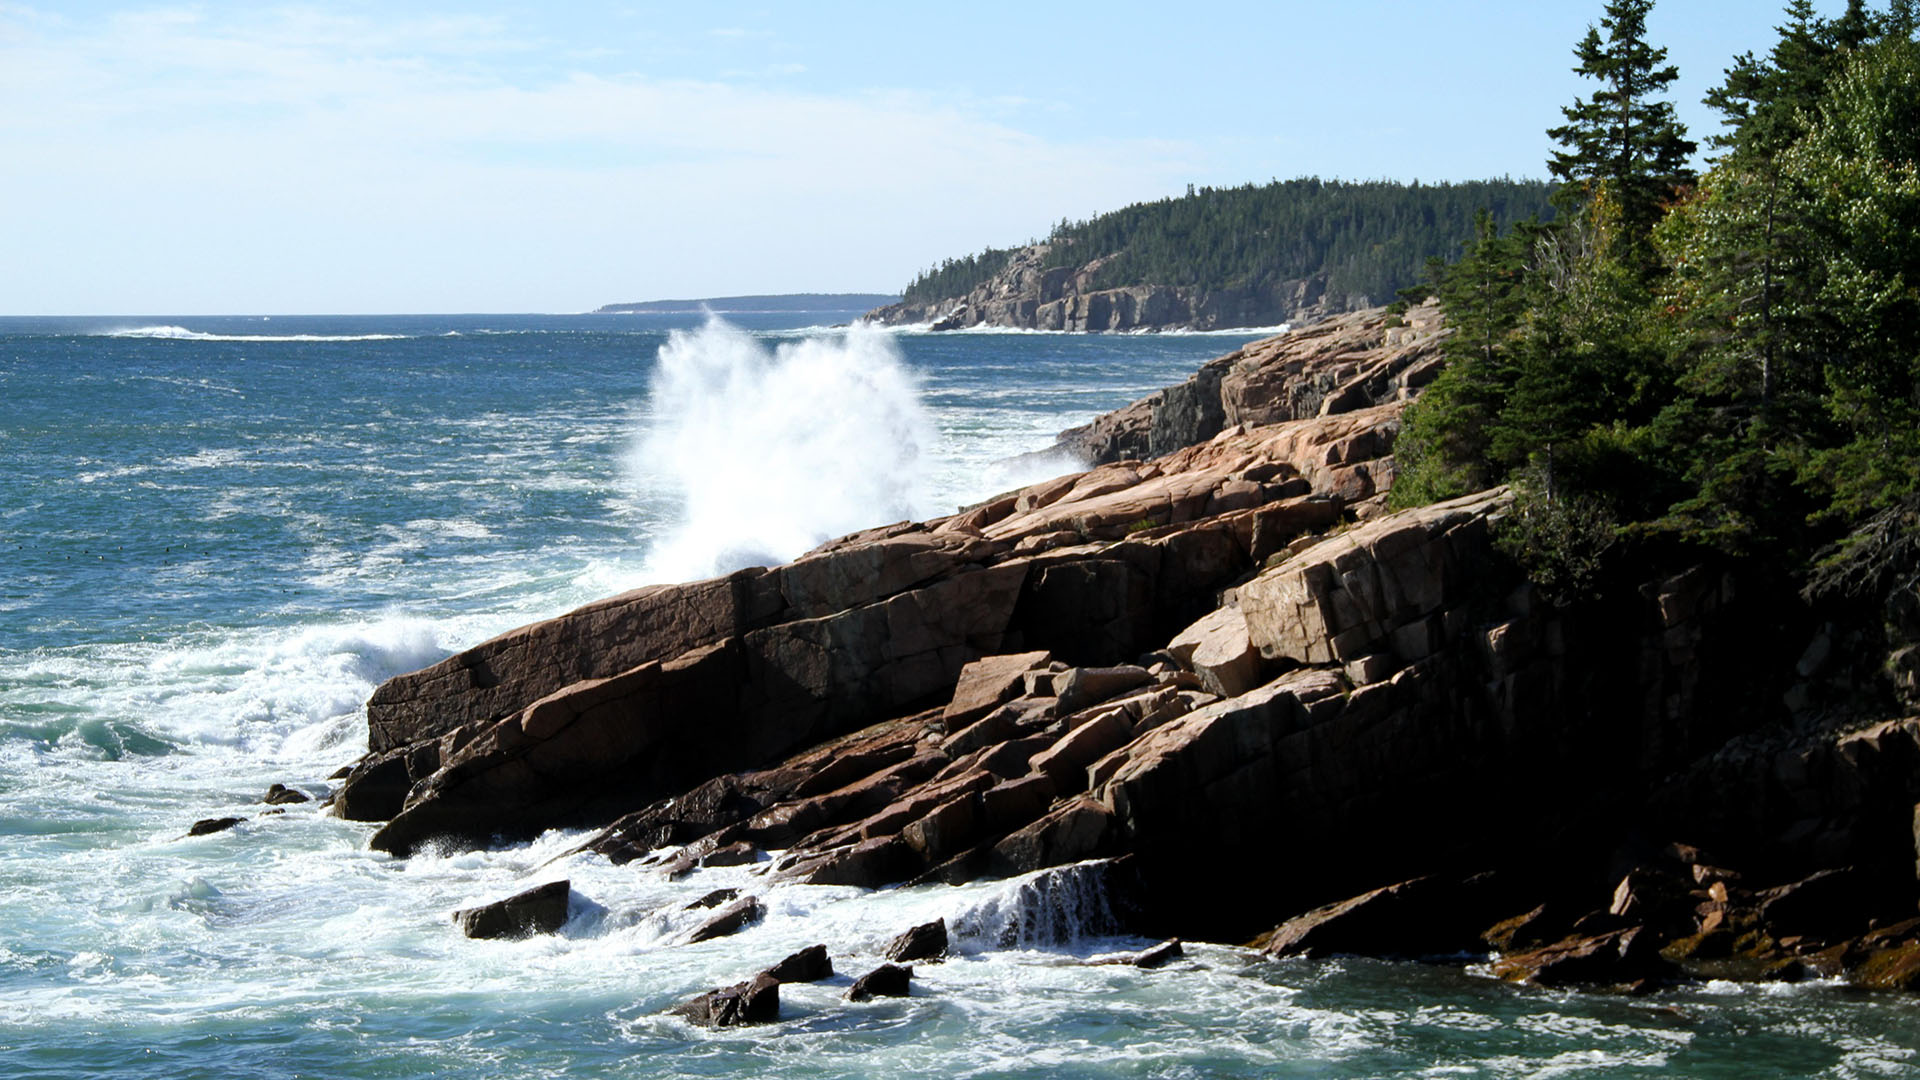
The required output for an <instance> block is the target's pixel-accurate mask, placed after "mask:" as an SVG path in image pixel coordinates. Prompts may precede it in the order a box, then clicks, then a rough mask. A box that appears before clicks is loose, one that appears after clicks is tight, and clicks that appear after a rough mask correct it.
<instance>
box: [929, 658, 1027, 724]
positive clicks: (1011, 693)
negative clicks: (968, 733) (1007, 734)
mask: <svg viewBox="0 0 1920 1080" xmlns="http://www.w3.org/2000/svg"><path fill="white" fill-rule="evenodd" d="M1051 659H1053V657H1052V656H1051V655H1050V654H1049V653H1047V652H1046V651H1045V650H1040V651H1036V652H1026V653H1013V654H1011V655H1006V656H988V657H985V658H982V659H979V660H975V661H974V662H972V663H970V664H968V665H967V666H965V667H963V668H961V669H960V678H959V680H958V681H957V682H955V683H954V687H953V700H952V701H951V702H949V703H948V704H947V708H946V711H945V713H944V714H943V715H942V719H944V720H945V721H946V724H947V730H949V731H959V730H960V729H961V728H963V727H965V726H966V725H968V724H970V723H972V722H973V721H975V720H977V719H979V718H980V717H983V716H985V715H987V714H988V713H990V712H992V711H993V710H994V709H995V708H996V707H998V706H1000V705H1002V704H1005V703H1006V702H1008V701H1011V700H1012V699H1014V698H1015V697H1018V696H1019V695H1020V691H1021V689H1022V688H1023V686H1024V680H1023V676H1024V675H1025V674H1026V673H1027V672H1028V671H1031V670H1032V669H1034V668H1043V667H1045V666H1046V665H1047V662H1048V661H1049V660H1051Z"/></svg>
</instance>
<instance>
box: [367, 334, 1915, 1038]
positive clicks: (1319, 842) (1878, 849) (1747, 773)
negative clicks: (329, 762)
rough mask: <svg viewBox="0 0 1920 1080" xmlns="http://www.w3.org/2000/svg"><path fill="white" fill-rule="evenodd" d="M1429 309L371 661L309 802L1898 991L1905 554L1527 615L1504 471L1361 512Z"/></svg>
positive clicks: (652, 860)
mask: <svg viewBox="0 0 1920 1080" xmlns="http://www.w3.org/2000/svg"><path fill="white" fill-rule="evenodd" d="M1446 334H1447V330H1446V329H1445V327H1444V326H1443V325H1442V323H1441V320H1440V319H1439V316H1438V314H1437V312H1436V311H1434V310H1433V309H1431V308H1414V309H1413V310H1411V311H1408V312H1405V313H1404V314H1390V313H1388V312H1387V311H1385V310H1381V309H1376V310H1374V311H1370V312H1363V313H1357V314H1353V315H1348V316H1344V317H1341V318H1338V319H1332V320H1328V321H1327V322H1325V323H1322V324H1320V325H1319V326H1316V327H1314V328H1313V329H1312V330H1311V331H1308V332H1298V333H1294V334H1289V335H1285V336H1282V337H1279V338H1274V339H1269V340H1267V341H1263V342H1258V343H1255V344H1253V345H1249V346H1247V347H1246V348H1244V349H1241V350H1238V351H1236V352H1235V353H1233V354H1230V355H1229V356H1226V357H1223V358H1221V359H1220V360H1217V361H1214V362H1213V363H1210V364H1208V365H1207V366H1206V367H1204V368H1203V369H1202V370H1201V371H1200V372H1199V373H1197V374H1196V375H1195V376H1194V377H1193V378H1192V379H1190V380H1189V381H1188V382H1187V383H1185V384H1183V385H1182V386H1179V387H1173V388H1169V389H1168V390H1166V391H1162V392H1161V393H1159V394H1156V395H1153V396H1152V397H1149V398H1147V399H1144V400H1143V401H1141V402H1138V403H1136V404H1135V405H1133V406H1129V407H1128V408H1127V409H1123V410H1120V411H1118V412H1116V413H1114V414H1110V415H1109V416H1107V417H1103V418H1101V419H1100V420H1099V421H1096V422H1095V423H1094V424H1092V425H1089V426H1088V427H1087V428H1083V429H1078V430H1076V431H1075V432H1069V433H1066V434H1065V435H1063V437H1062V442H1061V446H1062V448H1065V449H1068V450H1071V451H1073V452H1075V453H1076V454H1078V455H1080V456H1082V457H1083V458H1086V459H1089V460H1091V461H1093V462H1096V463H1097V464H1095V466H1094V467H1093V468H1091V469H1090V470H1088V471H1086V472H1082V473H1076V474H1073V475H1069V476H1064V477H1061V478H1059V479H1057V480H1052V481H1048V482H1045V483H1041V484H1036V485H1033V486H1030V487H1027V488H1023V489H1021V490H1019V491H1015V492H1009V493H1007V494H1005V495H1003V496H1001V497H999V498H996V499H993V500H990V501H988V502H985V503H982V504H980V505H978V506H975V507H972V508H969V509H967V510H964V511H962V512H960V513H958V514H955V515H952V516H949V517H945V518H940V519H935V520H932V521H927V522H902V523H899V524H895V525H889V526H885V527H881V528H876V529H871V530H867V531H865V532H862V533H858V534H854V535H852V536H848V537H844V538H841V539H839V540H835V541H833V542H831V543H828V544H826V545H823V546H822V547H820V548H819V549H817V550H815V551H813V552H810V553H808V554H807V555H805V556H803V557H802V558H800V559H797V560H795V561H794V562H792V563H790V564H787V565H784V566H779V567H772V568H750V569H746V570H741V571H738V572H736V573H734V574H730V575H727V576H725V577H721V578H716V579H713V580H710V581H704V582H693V583H687V584H680V585H663V586H652V587H648V588H644V589H640V590H636V591H634V592H631V593H627V594H623V595H621V596H617V597H612V598H609V599H606V600H602V601H599V602H597V603H595V604H591V605H588V606H587V607H584V608H581V609H578V610H576V611H573V612H570V613H568V614H566V615H562V616H560V617H558V618H555V619H551V620H548V621H546V622H542V623H538V624H534V625H532V626H528V627H524V628H521V629H519V630H515V631H512V632H510V633H507V634H504V635H501V636H500V637H497V638H495V639H493V640H491V641H488V642H485V643H482V644H480V645H478V646H475V647H474V648H472V649H469V650H467V651H465V652H463V653H461V654H459V655H456V656H454V657H451V658H449V659H447V660H445V661H442V662H441V663H439V664H436V665H433V666H432V667H429V668H426V669H424V670H422V671H419V672H414V673H412V674H409V675H403V676H400V677H398V678H396V679H393V680H390V681H389V682H387V683H386V684H384V685H382V686H381V687H380V688H379V689H378V690H377V691H376V692H375V694H374V695H373V698H372V700H371V701H370V702H369V705H368V725H369V746H370V752H369V754H368V755H367V757H366V758H365V759H363V760H362V761H361V762H359V763H358V764H356V765H355V766H354V767H353V768H352V770H351V772H350V773H349V774H348V775H347V776H346V777H345V778H344V780H343V781H342V784H341V787H340V789H339V790H338V791H337V792H336V793H335V795H334V797H333V801H332V810H333V812H334V813H336V814H339V815H340V816H343V817H346V818H349V819H353V820H361V821H369V822H380V823H381V825H380V827H379V829H378V831H377V832H375V834H374V836H373V841H372V843H373V845H374V846H375V847H376V848H379V849H381V850H384V851H389V852H393V853H395V854H397V855H406V854H408V853H410V852H413V851H415V850H418V849H419V848H421V847H422V846H423V845H427V844H433V845H438V846H441V847H446V846H469V847H476V846H485V845H489V844H494V843H499V842H505V841H513V840H518V839H524V838H527V837H529V836H532V835H534V834H537V833H539V832H541V831H544V830H546V829H550V828H555V827H569V828H585V829H591V830H595V831H594V832H593V833H592V834H591V836H590V837H589V838H588V839H587V840H586V841H585V842H584V843H583V844H582V849H584V850H590V851H594V852H598V853H600V854H603V855H605V856H606V857H607V858H608V859H610V860H612V861H613V862H615V863H618V864H625V865H630V866H631V867H632V868H633V871H634V872H635V873H659V874H666V875H679V874H684V873H686V872H688V871H690V870H691V869H693V868H695V867H697V866H702V865H704V866H717V865H742V864H749V863H750V864H753V866H754V868H755V870H756V872H758V873H761V874H764V875H765V876H766V879H767V880H768V881H769V883H774V882H809V883H817V884H838V885H858V886H865V887H869V888H877V887H882V886H888V885H894V884H912V883H933V882H955V883H957V882H963V881H968V880H974V879H977V878H982V877H999V876H1008V875H1014V874H1021V873H1027V872H1031V871H1038V870H1044V869H1047V868H1055V867H1064V866H1071V865H1075V864H1081V863H1085V862H1087V861H1089V860H1107V861H1105V862H1100V863H1097V864H1096V865H1100V866H1106V867H1115V868H1123V871H1124V872H1123V873H1121V877H1123V878H1124V885H1116V888H1118V889H1122V890H1123V891H1125V892H1126V893H1127V894H1128V896H1129V901H1130V903H1129V909H1130V910H1131V911H1132V912H1133V928H1134V929H1136V930H1138V931H1139V932H1141V933H1144V934H1149V935H1152V936H1154V937H1157V938H1185V939H1189V940H1202V941H1214V942H1224V943H1247V942H1254V943H1256V944H1257V945H1258V946H1259V947H1261V948H1264V949H1266V950H1267V951H1269V952H1270V953H1272V954H1273V955H1276V956H1286V955H1330V954H1337V953H1356V954H1365V955H1381V956H1397V957H1413V958H1424V957H1436V956H1439V957H1458V956H1459V955H1460V954H1462V953H1465V954H1469V955H1472V956H1478V957H1490V958H1491V959H1490V963H1491V965H1492V966H1491V970H1492V972H1493V973H1494V974H1496V975H1500V976H1502V977H1506V978H1511V979H1515V980H1523V981H1531V982H1536V983H1541V984H1546V985H1568V984H1580V985H1598V986H1620V987H1627V988H1632V989H1646V988H1652V987H1656V986H1659V985H1662V984H1663V983H1667V982H1672V981H1679V980H1697V979H1709V978H1740V979H1799V978H1807V977H1822V978H1825V977H1839V978H1845V979H1848V980H1851V981H1853V982H1857V983H1859V984H1861V985H1868V986H1881V987H1899V988H1912V987H1914V986H1916V985H1920V918H1916V916H1920V906H1917V902H1920V888H1916V881H1915V856H1916V852H1915V844H1914V822H1915V809H1916V803H1920V767H1917V766H1920V717H1916V716H1915V715H1914V713H1915V704H1916V702H1915V701H1914V700H1913V699H1912V696H1911V686H1910V685H1907V684H1898V683H1896V682H1890V681H1889V680H1888V679H1886V678H1885V675H1884V673H1885V672H1886V671H1894V672H1896V673H1898V672H1900V671H1904V670H1907V668H1902V667H1900V665H1899V663H1898V662H1897V661H1888V659H1887V658H1888V657H1889V656H1890V655H1891V656H1893V657H1895V658H1897V657H1900V656H1905V657H1907V658H1908V660H1909V661H1911V658H1912V656H1913V655H1914V645H1913V642H1914V641H1915V640H1920V626H1915V625H1913V624H1914V622H1915V621H1916V620H1914V619H1913V618H1912V617H1911V616H1912V615H1913V613H1914V612H1915V611H1920V606H1916V605H1914V604H1909V603H1908V602H1907V600H1906V599H1904V598H1906V597H1907V596H1908V593H1909V592H1911V591H1912V590H1913V589H1914V587H1915V584H1914V583H1915V581H1916V580H1920V567H1916V566H1915V565H1911V564H1912V563H1914V561H1915V560H1914V553H1913V552H1912V551H1911V550H1908V548H1906V547H1902V546H1901V545H1900V544H1899V543H1897V542H1895V543H1892V544H1891V546H1887V547H1884V550H1883V549H1873V550H1863V549H1859V548H1856V554H1855V556H1854V557H1855V558H1856V559H1860V558H1871V559H1877V560H1878V561H1877V562H1876V563H1874V565H1873V567H1871V568H1870V570H1871V572H1864V573H1863V574H1856V575H1854V576H1853V577H1852V578H1850V579H1849V580H1850V581H1852V582H1853V583H1854V584H1855V585H1859V583H1860V582H1861V581H1866V582H1867V584H1865V585H1860V586H1859V587H1855V588H1849V589H1827V590H1825V591H1822V590H1820V589H1813V590H1811V591H1810V592H1809V593H1808V595H1806V596H1802V595H1801V594H1800V593H1798V592H1796V591H1795V587H1796V584H1797V583H1794V582H1790V581H1786V580H1784V579H1783V578H1782V576H1781V575H1779V574H1778V573H1777V572H1774V571H1770V570H1769V568H1764V567H1753V566H1747V565H1742V564H1740V563H1738V562H1736V561H1732V560H1715V559H1705V558H1702V557H1701V556H1699V554H1698V553H1678V554H1676V553H1673V552H1648V553H1642V554H1641V555H1639V556H1637V557H1636V558H1635V559H1634V560H1632V561H1630V562H1629V564H1627V565H1625V566H1623V567H1621V568H1619V570H1618V571H1617V573H1616V575H1615V580H1612V581H1610V583H1609V587H1607V588H1605V589H1603V590H1602V591H1601V593H1600V595H1599V596H1597V597H1595V598H1592V599H1589V600H1585V601H1582V602H1580V603H1578V604H1572V605H1565V606H1563V605H1556V604H1554V603H1551V602H1549V600H1548V599H1547V598H1546V597H1544V596H1543V595H1542V594H1541V593H1540V591H1539V590H1538V589H1536V588H1535V587H1534V586H1532V585H1531V584H1529V583H1528V581H1527V580H1526V577H1525V575H1524V573H1523V572H1522V571H1521V569H1520V568H1519V567H1517V566H1515V565H1514V564H1513V563H1512V562H1511V561H1510V560H1508V559H1507V558H1506V557H1505V556H1504V555H1503V554H1502V553H1501V551H1500V549H1499V548H1498V546H1497V545H1496V543H1495V538H1496V536H1497V534H1498V532H1499V530H1500V529H1502V528H1503V527H1504V525H1503V523H1504V522H1505V520H1506V519H1507V517H1508V516H1509V514H1510V512H1511V505H1512V498H1511V496H1510V494H1509V493H1508V492H1506V491H1504V490H1494V491H1488V492H1482V493H1479V494H1476V495H1472V496H1468V497H1466V498H1463V499H1458V500H1454V501H1452V502H1448V503H1440V504H1436V505H1433V506H1428V507H1423V508H1419V509H1414V510H1405V511H1400V512H1397V513H1389V512H1387V510H1386V506H1385V493H1386V492H1387V490H1388V489H1389V488H1390V487H1391V484H1392V481H1393V475H1394V465H1393V442H1394V437H1395V435H1396V434H1397V432H1398V426H1399V416H1400V413H1401V411H1402V409H1404V407H1405V404H1406V402H1407V401H1408V400H1410V399H1411V398H1412V397H1413V396H1415V395H1417V394H1418V392H1419V390H1420V388H1421V387H1422V386H1424V385H1425V384H1426V383H1427V382H1428V381H1429V380H1430V379H1431V378H1432V377H1433V375H1434V374H1435V373H1437V371H1438V370H1439V366H1440V364H1441V363H1443V358H1442V353H1441V344H1442V342H1443V341H1444V339H1445V336H1446ZM1894 534H1895V535H1896V536H1897V535H1900V534H1899V531H1898V530H1897V529H1896V530H1894ZM1917 595H1920V594H1917ZM1823 643H1824V644H1823ZM1889 664H1891V666H1889ZM1907 666H1908V668H1910V667H1912V664H1911V663H1908V665H1907ZM1908 682H1909V683H1910V682H1911V680H1908ZM1903 687H1904V689H1903ZM1902 693H1905V694H1907V696H1906V697H1902V696H1900V695H1901V694H1902ZM1709 852H1711V853H1712V854H1708V853H1709ZM750 901H751V898H744V899H743V898H738V897H736V898H732V899H731V900H730V901H727V906H726V907H725V908H724V909H723V910H721V911H719V912H717V913H716V916H715V917H716V918H721V917H731V918H733V919H734V921H735V923H736V928H737V925H745V924H746V923H747V922H750V921H751V919H752V917H753V916H752V911H751V908H750V907H748V906H742V905H744V904H747V903H748V902H750ZM1450 962H1457V960H1454V961H1450ZM886 978H893V976H887V977H886ZM775 981H776V982H777V981H778V980H777V979H776V980H775ZM756 983H757V980H753V979H750V980H749V981H748V982H747V983H743V984H741V985H740V986H737V987H728V988H722V989H721V990H717V991H715V992H714V994H711V995H707V996H706V997H705V998H703V999H702V1003H700V1004H698V1005H696V1006H690V1007H691V1008H693V1009H694V1010H695V1011H700V1012H701V1015H709V1016H718V1015H727V1016H732V1015H736V1014H737V1015H759V1013H756V1011H755V1010H756V1008H757V1006H756V1005H755V1004H754V1001H755V1000H756V994H760V993H764V992H765V988H764V987H762V988H761V989H760V990H756V989H755V986H756ZM716 995H717V996H716ZM776 1008H777V1007H776ZM701 1010H704V1011H701Z"/></svg>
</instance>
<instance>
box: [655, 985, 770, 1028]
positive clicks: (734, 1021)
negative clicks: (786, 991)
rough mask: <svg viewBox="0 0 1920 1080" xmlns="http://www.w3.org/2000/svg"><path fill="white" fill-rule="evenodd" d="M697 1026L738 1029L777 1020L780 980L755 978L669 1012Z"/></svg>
mask: <svg viewBox="0 0 1920 1080" xmlns="http://www.w3.org/2000/svg"><path fill="white" fill-rule="evenodd" d="M669 1012H671V1013H672V1014H673V1015H674V1016H678V1017H682V1018H684V1019H685V1020H686V1021H687V1022H688V1023H690V1024H695V1025H697V1026H699V1027H710V1028H722V1027H739V1026H741V1025H743V1024H769V1023H772V1022H773V1021H775V1020H778V1019H780V980H778V979H776V978H774V977H772V976H771V975H767V974H761V975H756V976H754V977H753V978H752V979H749V980H748V981H746V982H743V983H736V984H735V985H733V986H727V987H722V988H721V989H718V990H709V991H707V992H706V993H704V994H701V995H700V996H699V997H696V998H693V999H692V1000H690V1001H686V1002H683V1003H682V1004H679V1005H676V1006H674V1007H673V1008H672V1009H671V1010H669Z"/></svg>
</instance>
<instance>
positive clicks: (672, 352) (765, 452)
mask: <svg viewBox="0 0 1920 1080" xmlns="http://www.w3.org/2000/svg"><path fill="white" fill-rule="evenodd" d="M651 412H652V423H651V425H650V427H649V430H648V431H647V432H646V433H645V434H644V435H642V436H641V437H640V438H639V439H638V440H637V441H636V444H635V446H634V449H633V451H632V453H631V454H630V455H629V458H628V462H627V465H628V473H629V477H630V479H631V480H632V482H633V483H634V484H635V485H636V486H640V487H662V488H665V489H666V490H664V491H663V492H661V494H663V495H665V496H666V497H667V498H668V499H669V500H671V501H673V502H677V503H678V504H679V507H680V513H679V515H678V518H677V521H676V523H675V525H674V526H673V527H672V528H671V529H669V530H668V532H667V533H666V534H665V535H664V536H663V537H662V539H661V540H660V542H659V543H657V544H656V545H655V546H654V548H653V550H652V551H651V553H650V555H649V558H648V571H649V575H650V576H651V577H652V578H653V580H656V581H680V580H690V579H693V578H700V577H708V576H711V575H714V574H720V573H725V572H728V571H730V570H735V569H738V568H740V567H743V566H756V565H771V564H775V563H781V562H785V561H787V560H789V559H792V558H794V557H795V556H798V555H800V554H802V553H804V552H805V551H807V550H808V549H809V548H812V547H814V546H815V545H817V544H819V543H820V542H821V541H823V540H827V539H830V538H832V537H835V536H839V535H842V534H845V533H849V532H852V531H854V530H856V529H861V528H865V527H868V526H871V525H874V524H877V523H880V522H886V521H894V520H898V519H901V518H907V517H914V516H919V515H922V514H924V512H925V511H926V509H927V491H926V488H927V484H926V477H925V474H926V454H927V450H928V449H929V447H930V445H931V443H932V441H933V438H934V429H933V425H932V423H931V421H930V420H929V418H928V416H927V413H926V410H925V408H924V407H923V406H922V405H921V402H920V396H919V391H918V387H917V385H916V380H915V379H914V377H913V375H912V374H911V373H910V372H909V371H908V369H907V366H906V364H905V362H904V361H903V360H902V359H901V356H900V352H899V349H898V347H897V346H896V345H895V344H894V342H893V341H892V339H891V338H890V337H889V336H888V335H886V334H884V333H881V332H877V331H874V330H869V329H865V328H860V327H854V328H852V329H849V330H848V331H847V332H846V333H844V334H838V335H822V336H817V337H809V338H805V339H802V340H799V341H789V342H782V343H780V344H778V345H776V346H774V347H773V348H772V349H769V348H768V347H767V346H766V345H765V344H764V343H762V342H760V341H758V340H756V339H755V338H754V337H752V336H751V335H749V334H747V333H745V332H744V331H741V330H739V329H736V328H735V327H733V326H731V325H729V324H727V323H725V322H722V321H721V320H719V319H711V320H709V321H708V322H707V324H706V325H705V326H703V327H701V328H700V329H698V330H694V331H676V332H674V333H673V334H672V335H671V336H670V337H669V338H668V340H667V343H666V344H665V345H663V346H661V348H660V359H659V366H658V368H657V369H656V370H655V374H654V379H653V387H652V402H651Z"/></svg>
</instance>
